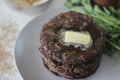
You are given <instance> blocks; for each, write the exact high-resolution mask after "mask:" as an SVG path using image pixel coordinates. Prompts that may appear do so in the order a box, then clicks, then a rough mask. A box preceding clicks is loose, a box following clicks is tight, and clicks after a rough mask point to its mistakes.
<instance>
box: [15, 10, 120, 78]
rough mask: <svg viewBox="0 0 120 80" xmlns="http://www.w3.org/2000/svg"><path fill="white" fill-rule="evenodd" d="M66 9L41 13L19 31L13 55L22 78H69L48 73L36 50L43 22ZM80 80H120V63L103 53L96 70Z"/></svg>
mask: <svg viewBox="0 0 120 80" xmlns="http://www.w3.org/2000/svg"><path fill="white" fill-rule="evenodd" d="M66 11H67V10H66V9H57V10H54V11H49V12H46V13H43V14H42V15H40V16H38V17H37V18H35V19H34V20H32V21H31V22H30V23H29V24H28V25H27V26H26V27H25V28H24V29H23V30H22V32H21V33H20V35H19V37H18V39H17V41H16V46H15V57H16V64H17V67H18V69H19V71H20V73H21V75H22V77H23V78H24V80H69V79H65V78H62V77H58V76H55V75H53V74H52V73H50V72H49V71H48V70H47V69H46V68H45V67H44V66H43V63H42V60H41V54H40V52H39V50H38V48H39V35H40V29H41V27H42V26H43V24H44V23H45V22H47V21H48V20H49V19H50V18H52V17H53V16H55V15H57V14H59V13H61V12H66ZM72 80H73V79H72ZM78 80H81V79H78ZM82 80H120V65H119V64H118V63H117V62H116V61H115V60H114V59H112V58H109V57H108V56H105V55H104V56H103V57H102V61H101V64H100V67H99V68H98V70H97V71H96V72H95V73H94V74H93V75H91V76H89V77H88V78H85V79H82Z"/></svg>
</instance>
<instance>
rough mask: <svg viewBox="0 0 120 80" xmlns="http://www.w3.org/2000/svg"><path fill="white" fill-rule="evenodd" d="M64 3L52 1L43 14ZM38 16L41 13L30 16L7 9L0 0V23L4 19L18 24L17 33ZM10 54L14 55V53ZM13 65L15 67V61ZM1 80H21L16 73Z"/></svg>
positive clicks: (62, 1) (56, 0) (1, 77)
mask: <svg viewBox="0 0 120 80" xmlns="http://www.w3.org/2000/svg"><path fill="white" fill-rule="evenodd" d="M64 2H65V0H52V2H51V3H50V6H49V8H47V9H46V10H44V11H43V12H45V11H48V10H51V9H57V8H60V7H63V6H64ZM40 14H42V12H41V13H39V14H32V15H30V14H26V13H21V12H17V11H15V10H13V9H11V8H9V7H8V6H7V5H6V3H5V2H4V0H0V21H1V20H3V19H4V20H12V21H14V22H16V23H17V24H18V27H17V28H18V29H19V32H20V31H21V30H22V29H23V28H24V27H25V25H26V24H27V23H28V22H30V21H31V20H32V19H33V18H35V17H36V16H38V15H40ZM18 34H19V33H18ZM14 44H15V43H14ZM13 51H14V49H13ZM12 54H13V55H14V52H13V53H12ZM13 63H14V65H15V61H14V62H13ZM15 66H16V65H15ZM16 70H17V67H16ZM1 79H2V80H23V79H22V77H21V76H20V74H19V72H18V71H17V72H16V73H15V74H13V75H9V74H8V75H6V76H4V78H3V76H0V80H1Z"/></svg>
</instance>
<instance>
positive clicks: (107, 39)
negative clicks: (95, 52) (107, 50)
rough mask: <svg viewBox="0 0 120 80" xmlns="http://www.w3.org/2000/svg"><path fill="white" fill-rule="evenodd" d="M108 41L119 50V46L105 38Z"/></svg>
mask: <svg viewBox="0 0 120 80" xmlns="http://www.w3.org/2000/svg"><path fill="white" fill-rule="evenodd" d="M105 40H106V41H107V42H108V43H110V44H111V45H112V46H113V47H114V48H116V49H117V50H120V47H119V46H118V45H116V44H114V43H112V42H111V41H110V40H108V39H105Z"/></svg>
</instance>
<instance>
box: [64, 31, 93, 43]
mask: <svg viewBox="0 0 120 80" xmlns="http://www.w3.org/2000/svg"><path fill="white" fill-rule="evenodd" d="M65 42H66V43H74V44H81V45H89V44H90V43H91V36H90V34H89V33H88V32H87V33H84V32H74V31H66V32H65Z"/></svg>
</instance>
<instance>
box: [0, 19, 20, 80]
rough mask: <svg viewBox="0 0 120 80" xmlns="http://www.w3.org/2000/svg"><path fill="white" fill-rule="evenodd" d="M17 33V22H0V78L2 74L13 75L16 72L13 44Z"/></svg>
mask: <svg viewBox="0 0 120 80" xmlns="http://www.w3.org/2000/svg"><path fill="white" fill-rule="evenodd" d="M17 34H18V29H17V24H16V23H14V22H11V21H2V22H0V80H2V76H4V74H9V75H13V74H14V73H15V72H16V69H15V66H14V56H13V55H12V53H13V52H14V50H13V49H14V45H15V40H16V36H17Z"/></svg>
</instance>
